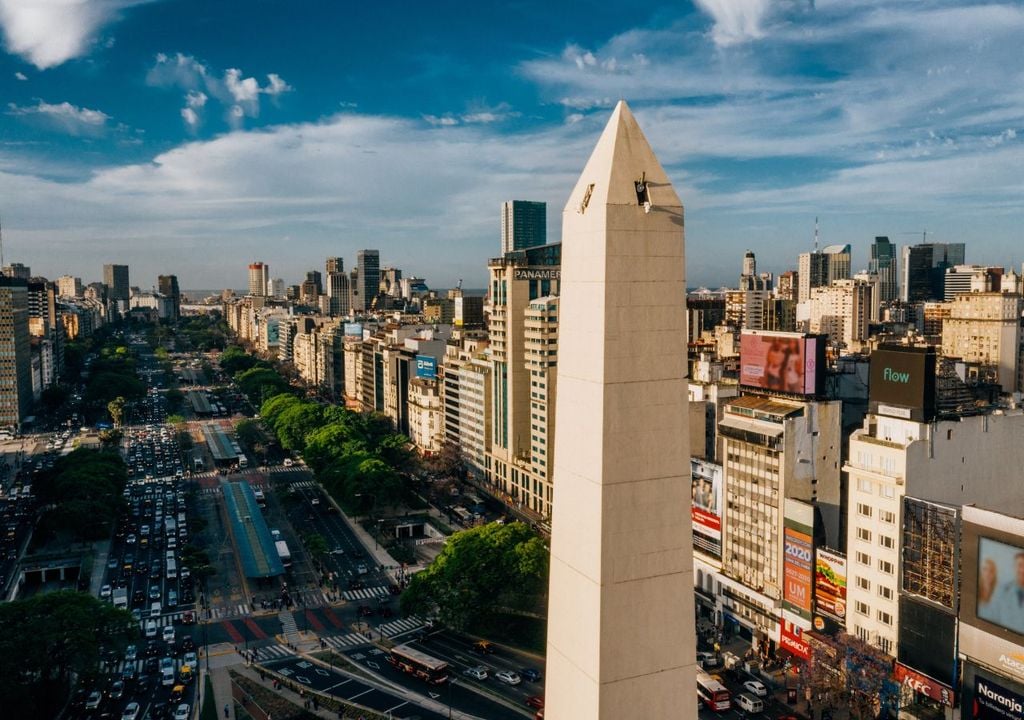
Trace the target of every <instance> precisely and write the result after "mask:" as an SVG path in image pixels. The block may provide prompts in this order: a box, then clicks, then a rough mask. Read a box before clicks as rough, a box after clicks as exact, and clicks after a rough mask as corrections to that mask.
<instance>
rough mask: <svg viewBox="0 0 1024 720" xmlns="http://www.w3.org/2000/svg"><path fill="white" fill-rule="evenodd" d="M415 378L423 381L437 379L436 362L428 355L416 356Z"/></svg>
mask: <svg viewBox="0 0 1024 720" xmlns="http://www.w3.org/2000/svg"><path fill="white" fill-rule="evenodd" d="M416 377H418V378H423V379H425V380H436V379H437V360H436V359H435V358H433V357H431V356H430V355H417V356H416Z"/></svg>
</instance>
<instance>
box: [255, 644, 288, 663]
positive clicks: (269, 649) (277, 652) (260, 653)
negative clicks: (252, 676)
mask: <svg viewBox="0 0 1024 720" xmlns="http://www.w3.org/2000/svg"><path fill="white" fill-rule="evenodd" d="M293 655H295V652H294V651H293V650H291V649H290V648H287V647H285V646H284V645H280V644H278V645H268V646H266V647H261V648H257V649H256V659H257V660H274V659H277V658H284V657H291V656H293Z"/></svg>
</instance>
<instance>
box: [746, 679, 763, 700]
mask: <svg viewBox="0 0 1024 720" xmlns="http://www.w3.org/2000/svg"><path fill="white" fill-rule="evenodd" d="M743 687H744V688H745V689H747V690H749V691H750V692H752V693H754V694H755V695H757V696H758V697H768V688H766V687H765V686H764V683H762V682H760V681H758V680H747V681H746V682H745V683H743Z"/></svg>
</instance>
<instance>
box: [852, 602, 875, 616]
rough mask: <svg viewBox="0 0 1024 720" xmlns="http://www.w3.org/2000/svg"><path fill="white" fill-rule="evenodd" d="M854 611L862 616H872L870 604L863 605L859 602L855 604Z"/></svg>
mask: <svg viewBox="0 0 1024 720" xmlns="http://www.w3.org/2000/svg"><path fill="white" fill-rule="evenodd" d="M853 609H854V610H856V611H857V612H858V613H860V614H861V615H870V614H871V608H869V607H868V604H867V603H862V602H861V601H860V600H858V601H857V602H855V603H854V604H853Z"/></svg>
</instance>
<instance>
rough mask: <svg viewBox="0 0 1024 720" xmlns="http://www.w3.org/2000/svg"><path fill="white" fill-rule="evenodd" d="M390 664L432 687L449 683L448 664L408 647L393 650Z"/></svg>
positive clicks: (400, 646)
mask: <svg viewBox="0 0 1024 720" xmlns="http://www.w3.org/2000/svg"><path fill="white" fill-rule="evenodd" d="M388 662H389V663H391V664H392V665H394V666H395V667H396V668H398V669H399V670H401V671H402V672H404V673H408V674H410V675H413V676H415V677H418V678H419V679H420V680H426V681H427V682H428V683H430V684H431V685H440V684H441V683H444V682H447V681H448V663H446V662H445V661H444V660H438V659H437V658H436V657H432V656H430V655H427V654H426V653H425V652H422V651H420V650H417V649H416V648H413V647H409V646H408V645H396V646H395V647H393V648H391V653H390V654H389V655H388Z"/></svg>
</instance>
